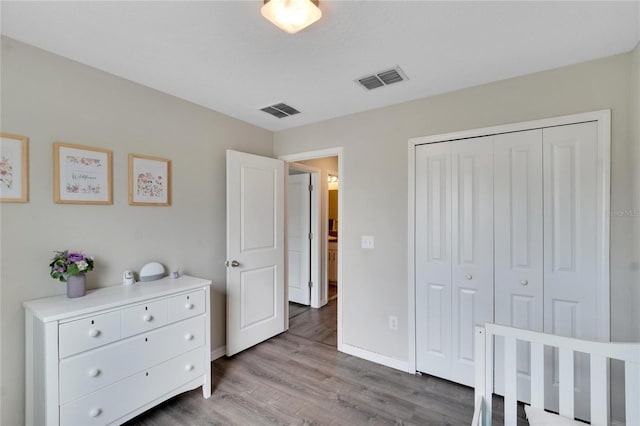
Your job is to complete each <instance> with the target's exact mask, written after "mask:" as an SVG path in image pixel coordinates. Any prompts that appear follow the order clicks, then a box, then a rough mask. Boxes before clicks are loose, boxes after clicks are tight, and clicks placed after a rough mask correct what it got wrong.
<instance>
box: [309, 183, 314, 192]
mask: <svg viewBox="0 0 640 426" xmlns="http://www.w3.org/2000/svg"><path fill="white" fill-rule="evenodd" d="M311 191H313V185H311V184H309V192H311Z"/></svg>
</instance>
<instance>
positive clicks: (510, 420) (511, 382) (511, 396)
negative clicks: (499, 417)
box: [504, 337, 518, 426]
mask: <svg viewBox="0 0 640 426" xmlns="http://www.w3.org/2000/svg"><path fill="white" fill-rule="evenodd" d="M517 389H518V371H517V369H516V339H515V338H513V337H505V338H504V424H505V426H510V425H514V426H515V425H517V424H518V418H517V416H518V397H517Z"/></svg>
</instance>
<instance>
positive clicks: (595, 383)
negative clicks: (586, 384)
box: [590, 354, 609, 426]
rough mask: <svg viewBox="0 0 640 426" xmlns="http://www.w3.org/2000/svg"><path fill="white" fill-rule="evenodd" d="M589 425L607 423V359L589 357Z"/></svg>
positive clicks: (596, 425)
mask: <svg viewBox="0 0 640 426" xmlns="http://www.w3.org/2000/svg"><path fill="white" fill-rule="evenodd" d="M590 363H591V424H592V425H594V426H601V425H602V426H606V425H607V424H608V422H609V395H608V392H607V389H608V388H609V386H608V383H609V380H608V378H607V358H606V357H604V356H600V355H593V354H592V355H591V361H590Z"/></svg>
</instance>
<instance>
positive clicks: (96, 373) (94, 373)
mask: <svg viewBox="0 0 640 426" xmlns="http://www.w3.org/2000/svg"><path fill="white" fill-rule="evenodd" d="M89 375H90V376H91V377H97V376H99V375H100V369H98V368H92V369H91V370H89Z"/></svg>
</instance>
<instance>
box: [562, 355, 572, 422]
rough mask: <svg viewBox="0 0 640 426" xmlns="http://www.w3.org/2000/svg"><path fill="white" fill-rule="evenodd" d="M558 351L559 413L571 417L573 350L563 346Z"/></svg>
mask: <svg viewBox="0 0 640 426" xmlns="http://www.w3.org/2000/svg"><path fill="white" fill-rule="evenodd" d="M558 351H559V356H558V357H559V359H560V366H559V370H560V372H559V375H560V415H561V416H565V417H569V418H570V419H573V417H574V414H573V407H574V405H573V392H574V384H573V351H572V350H571V349H564V348H561V349H559V350H558Z"/></svg>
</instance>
